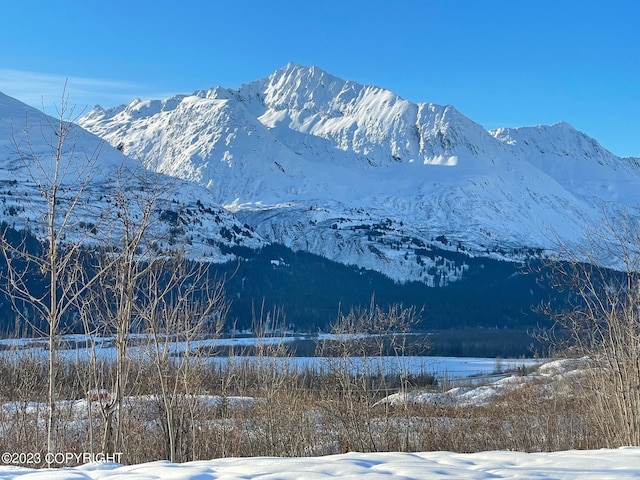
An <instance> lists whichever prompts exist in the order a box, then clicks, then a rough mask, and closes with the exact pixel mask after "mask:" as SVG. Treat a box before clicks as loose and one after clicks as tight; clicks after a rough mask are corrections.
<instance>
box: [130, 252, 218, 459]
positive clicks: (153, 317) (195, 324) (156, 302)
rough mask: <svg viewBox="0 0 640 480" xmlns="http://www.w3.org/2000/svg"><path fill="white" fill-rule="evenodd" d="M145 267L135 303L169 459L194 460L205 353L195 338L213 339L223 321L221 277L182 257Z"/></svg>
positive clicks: (161, 260) (158, 261) (164, 259)
mask: <svg viewBox="0 0 640 480" xmlns="http://www.w3.org/2000/svg"><path fill="white" fill-rule="evenodd" d="M154 264H155V265H154V267H155V268H153V269H150V270H148V272H147V273H148V275H146V276H145V283H144V285H142V288H141V290H140V292H139V296H140V298H139V301H138V303H137V304H136V307H137V310H136V312H137V315H138V316H139V317H140V318H141V320H142V321H143V322H144V328H145V333H146V334H147V335H148V338H149V347H148V354H149V358H150V360H151V363H152V365H153V366H154V368H155V369H156V371H157V375H158V376H157V381H158V386H159V390H160V396H159V399H160V407H161V409H160V410H161V411H162V412H163V413H164V419H163V422H162V424H163V430H164V432H165V438H166V450H167V456H168V459H169V460H170V461H172V462H175V461H188V460H193V452H192V451H191V450H192V449H193V448H194V447H195V443H196V442H195V438H194V437H195V434H196V420H197V418H196V417H197V410H198V407H199V403H200V401H199V400H198V397H197V395H196V394H197V393H199V392H198V390H199V389H202V385H201V384H200V382H199V374H200V373H202V371H203V357H202V355H201V353H200V352H202V349H198V344H197V342H198V341H201V340H204V339H207V340H211V339H215V338H217V337H218V336H219V334H220V332H221V331H222V328H223V326H224V323H225V319H226V314H227V310H228V303H227V300H226V296H225V290H224V282H222V281H215V280H212V279H211V278H210V276H209V270H208V268H207V266H206V265H204V264H198V263H194V262H187V261H186V260H185V259H184V258H182V257H181V256H175V257H172V258H163V259H160V260H156V261H155V262H154Z"/></svg>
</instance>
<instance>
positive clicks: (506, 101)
mask: <svg viewBox="0 0 640 480" xmlns="http://www.w3.org/2000/svg"><path fill="white" fill-rule="evenodd" d="M0 45H1V47H0V91H2V92H4V93H6V94H8V95H11V96H13V97H16V98H19V99H21V100H23V101H25V102H27V103H30V104H32V105H35V106H38V107H42V104H43V102H42V99H43V97H44V104H45V106H49V105H51V103H52V102H57V103H59V98H60V94H61V91H62V86H63V83H64V80H65V79H68V82H69V84H68V93H69V94H70V102H71V103H72V104H75V105H77V106H78V107H83V106H85V105H90V106H93V105H95V104H101V105H103V106H104V107H111V106H115V105H119V104H122V103H128V102H129V101H131V100H132V99H133V98H135V97H140V98H164V97H167V96H169V95H173V94H176V93H191V92H193V91H194V90H197V89H206V88H210V87H213V86H217V85H220V86H223V87H228V88H237V87H238V86H240V85H241V84H243V83H248V82H250V81H253V80H257V79H259V78H262V77H266V76H268V75H269V74H270V73H272V72H273V71H275V70H277V69H278V68H280V67H283V66H284V65H285V64H287V63H288V62H290V61H294V62H297V63H300V64H302V65H309V66H310V65H316V66H318V67H320V68H322V69H324V70H327V71H328V72H330V73H332V74H333V75H336V76H339V77H341V78H344V79H349V80H354V81H357V82H359V83H364V84H373V85H377V86H380V87H384V88H388V89H390V90H393V91H394V92H396V93H398V94H399V95H401V96H402V97H404V98H406V99H408V100H411V101H413V102H434V103H438V104H452V105H454V106H455V107H456V108H457V109H458V110H460V111H461V112H462V113H463V114H465V115H466V116H468V117H470V118H471V119H472V120H474V121H476V122H478V123H480V124H481V125H483V126H484V127H486V128H489V129H491V128H496V127H500V126H514V127H515V126H527V125H538V124H550V123H555V122H558V121H566V122H569V123H570V124H572V125H573V126H574V127H576V128H577V129H579V130H582V131H584V132H585V133H587V134H588V135H591V136H593V137H594V138H596V139H597V140H598V141H599V142H600V143H601V144H602V145H604V146H605V147H606V148H608V149H610V150H611V151H612V152H614V153H615V154H617V155H621V156H628V155H633V156H640V1H638V0H610V1H605V0H600V1H593V0H509V1H506V0H503V1H480V0H467V1H462V0H388V1H381V0H362V1H361V0H326V1H322V0H314V1H299V0H296V1H292V0H270V1H257V0H254V1H251V0H233V1H227V2H221V1H214V0H200V1H196V0H180V1H168V0H155V1H143V0H126V1H124V0H109V1H92V0H56V1H51V0H4V1H3V2H2V5H1V6H0ZM49 111H50V107H48V108H47V112H49Z"/></svg>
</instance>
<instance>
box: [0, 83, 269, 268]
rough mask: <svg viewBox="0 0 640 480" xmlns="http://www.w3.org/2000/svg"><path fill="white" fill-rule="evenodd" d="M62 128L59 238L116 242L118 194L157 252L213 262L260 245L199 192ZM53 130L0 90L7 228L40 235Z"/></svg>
mask: <svg viewBox="0 0 640 480" xmlns="http://www.w3.org/2000/svg"><path fill="white" fill-rule="evenodd" d="M65 124H66V125H67V126H68V127H69V130H68V134H67V137H66V139H65V142H64V145H63V148H62V155H61V161H60V166H61V168H60V172H59V173H60V175H59V177H58V179H57V182H58V183H59V185H60V193H59V203H58V205H59V211H60V212H65V211H68V210H69V211H72V212H74V213H73V216H72V217H71V218H69V219H68V220H67V226H66V227H65V230H64V233H65V236H66V239H67V240H69V241H72V240H75V239H80V241H82V242H85V243H88V244H92V243H94V244H97V243H99V242H101V241H102V240H105V239H106V240H109V239H111V240H113V241H114V242H118V241H120V239H121V238H120V237H121V234H122V231H121V229H119V228H118V227H117V226H118V224H119V223H120V222H118V221H117V220H116V218H117V216H118V208H117V207H116V202H115V198H116V196H117V195H121V196H125V197H126V198H127V207H126V208H128V209H129V213H130V215H131V219H132V221H134V222H136V221H138V220H139V218H140V216H141V215H142V214H143V213H142V212H143V208H148V209H149V210H150V211H151V215H152V220H151V221H150V228H152V229H153V232H151V233H152V234H153V235H152V237H153V238H152V239H151V238H150V241H153V242H156V248H158V249H162V248H178V247H180V248H183V246H184V245H186V247H185V248H187V250H188V254H189V255H192V256H194V257H197V258H204V259H207V260H209V261H214V262H221V261H225V260H229V259H230V258H233V256H232V255H230V254H229V253H228V252H229V250H230V248H232V247H234V246H238V245H244V246H247V247H251V248H258V247H260V246H262V245H264V244H265V242H264V241H263V240H262V239H261V238H260V236H259V235H258V234H256V233H255V232H254V231H253V230H252V229H251V228H249V227H248V226H245V225H244V224H243V223H241V222H240V221H238V219H237V218H236V217H235V216H234V215H233V214H232V213H230V212H228V211H227V210H225V209H223V208H221V207H220V206H219V205H217V204H215V203H213V202H212V201H211V198H210V195H209V193H208V191H207V190H206V189H204V188H203V187H201V186H199V185H197V184H195V183H193V182H187V181H184V180H180V179H177V178H173V177H169V176H167V175H163V174H156V173H154V172H150V171H148V170H145V169H143V168H140V166H139V164H138V162H136V161H134V160H132V159H130V158H128V157H126V156H125V155H123V154H122V153H121V152H120V151H118V150H117V149H115V148H113V147H111V146H109V145H108V144H105V142H104V141H103V140H101V139H100V138H98V137H97V136H95V135H93V134H91V133H89V132H87V131H86V130H83V129H82V128H80V127H79V126H77V125H73V124H68V123H65ZM65 129H66V127H65ZM59 131H60V120H59V119H54V118H51V117H48V116H46V115H44V114H43V113H42V112H40V111H38V110H36V109H34V108H32V107H29V106H27V105H25V104H24V103H21V102H19V101H18V100H16V99H14V98H11V97H8V96H6V95H4V94H2V93H0V202H1V203H0V212H1V215H0V221H2V222H6V224H7V225H8V226H10V227H13V228H15V229H18V230H20V229H27V230H29V231H30V232H31V233H33V234H34V235H36V236H42V235H44V228H45V225H44V221H43V214H44V212H45V211H46V202H45V197H44V196H43V193H42V190H41V187H43V188H45V189H46V188H47V185H49V184H50V182H51V181H53V178H54V177H53V172H54V170H53V167H54V160H55V155H56V147H57V142H58V137H57V132H59ZM151 189H153V191H154V192H155V193H151ZM152 199H155V200H154V203H151V201H152ZM72 205H73V207H72ZM138 206H139V207H140V208H138ZM63 215H64V213H62V214H61V215H60V217H59V219H60V221H62V220H61V219H62V216H63ZM101 245H103V246H106V245H104V244H101Z"/></svg>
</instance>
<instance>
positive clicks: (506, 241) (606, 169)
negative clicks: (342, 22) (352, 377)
mask: <svg viewBox="0 0 640 480" xmlns="http://www.w3.org/2000/svg"><path fill="white" fill-rule="evenodd" d="M80 125H82V126H83V127H85V128H87V129H88V130H90V131H92V132H94V133H96V134H97V135H99V136H101V137H102V138H104V139H105V140H107V141H108V142H110V143H111V144H112V145H114V146H120V147H121V148H122V150H123V151H124V152H125V153H126V154H128V155H130V156H131V157H133V158H138V159H140V160H141V161H142V162H143V163H144V164H145V165H146V166H147V167H148V168H152V169H155V170H158V171H161V172H163V173H167V174H169V175H173V176H177V177H180V178H182V179H186V180H188V181H191V182H195V183H198V184H200V185H202V186H204V187H206V188H208V190H209V192H210V194H211V196H212V198H213V200H214V201H215V202H218V203H220V204H222V205H224V206H225V207H226V208H227V209H229V210H232V211H234V213H235V214H236V215H237V216H238V218H239V219H240V220H241V221H242V222H245V223H247V224H248V225H250V226H251V227H252V228H254V229H255V230H256V231H257V232H258V233H259V234H260V235H262V236H263V237H264V238H265V239H266V240H267V241H270V242H276V243H282V244H284V245H287V246H289V247H291V248H293V249H294V250H295V249H300V250H307V251H310V252H312V253H316V254H319V255H323V256H325V257H327V258H330V259H332V260H337V261H340V262H342V263H345V264H354V265H360V266H364V267H366V268H372V269H374V270H377V271H380V272H383V273H385V274H386V275H389V276H390V277H391V278H394V279H396V280H398V281H409V280H419V281H424V282H426V283H429V282H433V281H434V278H436V276H435V275H433V274H431V273H429V272H430V271H433V269H434V268H437V264H438V261H434V262H432V263H429V262H426V263H425V264H424V265H421V264H420V262H419V261H418V255H417V254H416V253H415V251H416V248H412V247H411V246H410V245H411V242H408V241H406V240H405V241H403V239H406V238H409V239H415V240H416V243H419V242H421V243H422V244H424V245H429V244H434V245H437V246H438V247H442V246H443V245H442V244H441V242H436V241H435V240H434V239H435V238H438V237H442V236H445V237H446V238H447V239H448V241H447V245H445V247H447V248H452V249H454V250H455V249H459V248H460V247H462V248H464V250H465V251H467V252H468V254H472V255H487V254H493V253H491V252H492V251H497V250H498V249H499V250H503V251H506V252H507V254H506V255H504V258H509V259H514V258H518V255H517V254H516V253H513V252H516V251H519V250H521V249H523V248H533V249H541V250H550V249H553V248H554V241H555V240H556V239H557V240H560V241H561V242H563V243H566V244H568V245H574V244H577V243H579V242H581V241H582V240H583V238H584V234H585V232H586V231H588V230H590V229H594V228H597V226H598V225H599V224H601V223H602V220H603V215H608V214H614V212H620V211H621V210H625V211H629V212H632V210H633V208H634V207H635V206H636V205H635V202H636V200H635V199H636V195H635V192H636V191H637V187H638V186H640V168H638V162H635V161H633V159H629V160H623V159H620V158H618V157H615V156H614V155H613V154H611V153H610V152H608V151H607V150H606V149H604V148H603V147H602V146H600V145H599V144H598V143H597V141H595V140H594V139H591V138H590V137H588V136H586V135H585V134H583V133H581V132H578V131H577V130H575V129H573V127H570V126H569V125H568V124H565V123H559V124H556V125H553V126H540V127H524V128H520V129H497V130H493V131H488V130H486V129H484V128H483V127H482V126H481V125H479V124H477V123H475V122H473V121H472V120H470V119H468V118H467V117H465V116H464V115H463V114H461V113H460V112H459V111H458V110H456V109H455V107H453V106H440V105H436V104H432V103H417V104H416V103H412V102H409V101H407V100H405V99H402V98H401V97H400V96H398V95H396V94H395V93H393V92H391V91H389V90H386V89H383V88H380V87H375V86H365V85H360V84H358V83H355V82H351V81H348V80H342V79H339V78H338V77H335V76H333V75H331V74H329V73H327V72H324V71H323V70H322V69H319V68H318V67H304V66H301V65H298V64H293V63H290V64H288V65H286V66H285V67H283V68H282V69H279V70H277V71H276V72H274V73H273V74H272V75H270V76H269V77H267V78H263V79H260V80H257V81H254V82H251V83H248V84H245V85H242V86H241V87H239V88H238V89H237V90H232V89H225V88H222V87H214V88H211V89H209V90H199V91H196V92H194V94H192V95H180V96H175V97H172V98H171V99H167V100H164V101H144V102H143V101H139V100H136V101H134V102H132V103H130V104H129V105H128V106H125V107H118V108H116V109H112V110H110V111H105V110H103V109H95V110H93V111H92V112H90V113H89V114H88V115H87V116H85V117H84V118H83V119H81V121H80ZM388 220H391V223H390V224H389V222H388ZM375 226H378V227H380V226H382V227H384V228H374V227H375ZM452 245H453V246H452ZM420 248H422V247H420ZM509 251H513V252H512V253H509ZM488 252H489V253H488ZM420 261H421V262H425V260H424V259H422V258H421V259H420ZM454 276H455V275H454ZM438 278H442V277H438Z"/></svg>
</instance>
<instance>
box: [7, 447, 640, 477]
mask: <svg viewBox="0 0 640 480" xmlns="http://www.w3.org/2000/svg"><path fill="white" fill-rule="evenodd" d="M300 478H304V479H305V480H316V479H322V480H327V479H331V478H343V479H355V478H365V479H388V478H399V479H406V480H410V479H433V478H454V479H462V478H465V479H500V478H517V479H524V478H544V479H598V480H604V479H626V478H629V479H631V478H640V448H637V447H634V448H631V447H629V448H622V449H617V450H593V451H590V450H585V451H575V450H572V451H565V452H553V453H531V454H529V453H519V452H481V453H472V454H459V453H449V452H431V453H367V454H364V453H348V454H344V455H333V456H328V457H312V458H225V459H217V460H210V461H199V462H191V463H185V464H172V463H169V462H152V463H146V464H141V465H130V466H120V465H118V464H115V463H91V464H86V465H83V466H80V467H75V468H62V469H57V470H47V469H43V470H33V469H26V468H18V467H9V466H3V467H0V479H1V480H14V479H15V480H38V479H41V480H45V479H46V480H83V479H111V480H116V479H117V480H121V479H130V480H156V479H171V480H208V479H220V480H223V479H224V480H239V479H243V480H246V479H265V480H266V479H282V480H288V479H300Z"/></svg>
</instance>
